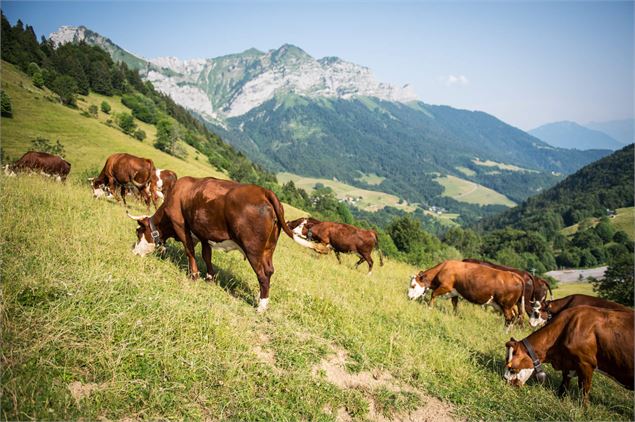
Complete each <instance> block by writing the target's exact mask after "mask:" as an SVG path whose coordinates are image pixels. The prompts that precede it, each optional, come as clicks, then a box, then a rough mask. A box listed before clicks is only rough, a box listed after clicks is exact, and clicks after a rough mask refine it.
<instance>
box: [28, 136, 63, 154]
mask: <svg viewBox="0 0 635 422" xmlns="http://www.w3.org/2000/svg"><path fill="white" fill-rule="evenodd" d="M31 149H33V150H34V151H41V152H48V153H49V154H53V155H59V156H61V157H63V156H64V154H66V150H65V149H64V145H63V144H62V143H61V142H60V140H59V139H58V140H57V141H55V145H51V141H49V140H48V139H47V138H43V137H41V136H38V137H37V138H35V139H33V140H32V141H31Z"/></svg>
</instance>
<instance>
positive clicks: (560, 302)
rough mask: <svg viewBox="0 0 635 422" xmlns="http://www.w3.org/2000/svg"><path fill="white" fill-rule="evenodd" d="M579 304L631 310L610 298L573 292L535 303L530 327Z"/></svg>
mask: <svg viewBox="0 0 635 422" xmlns="http://www.w3.org/2000/svg"><path fill="white" fill-rule="evenodd" d="M580 305H589V306H595V307H596V308H603V309H616V310H622V311H628V310H631V308H627V307H626V306H624V305H620V304H619V303H615V302H611V301H610V300H606V299H601V298H599V297H594V296H587V295H581V294H575V295H570V296H565V297H563V298H562V299H556V300H547V301H545V302H543V303H535V304H534V307H533V310H532V313H531V316H530V317H529V324H530V325H531V326H532V327H537V326H539V325H542V324H544V323H545V322H548V321H550V320H551V319H552V318H553V317H554V316H556V315H558V314H559V313H560V312H562V311H564V310H565V309H569V308H573V307H576V306H580Z"/></svg>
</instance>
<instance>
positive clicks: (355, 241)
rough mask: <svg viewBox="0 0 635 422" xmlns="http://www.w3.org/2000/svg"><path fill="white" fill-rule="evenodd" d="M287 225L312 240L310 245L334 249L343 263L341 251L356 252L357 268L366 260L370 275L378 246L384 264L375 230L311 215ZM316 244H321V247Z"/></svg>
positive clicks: (289, 222)
mask: <svg viewBox="0 0 635 422" xmlns="http://www.w3.org/2000/svg"><path fill="white" fill-rule="evenodd" d="M287 225H288V226H289V228H291V230H293V232H294V233H295V234H296V235H298V236H302V237H303V238H305V239H306V240H307V241H308V242H312V244H311V245H309V246H308V247H310V248H312V249H315V250H317V251H318V252H320V253H325V252H326V253H328V250H329V249H333V250H334V251H335V257H336V258H337V261H338V262H339V263H340V264H341V263H342V260H341V259H340V253H355V254H357V255H358V256H359V261H357V264H355V268H357V267H358V266H359V265H360V264H361V263H362V262H364V261H366V262H367V263H368V274H369V275H370V274H371V273H372V271H373V258H372V256H371V255H372V252H373V249H375V248H377V250H378V251H379V264H380V265H382V266H383V265H384V258H383V256H382V252H381V249H379V240H378V238H377V233H376V232H375V231H374V230H364V229H360V228H358V227H355V226H351V225H350V224H343V223H332V222H322V221H319V220H316V219H315V218H311V217H304V218H298V219H297V220H293V221H288V222H287ZM316 245H320V247H321V249H320V248H319V247H318V246H316ZM324 245H326V246H328V249H327V248H324V247H323V246H324Z"/></svg>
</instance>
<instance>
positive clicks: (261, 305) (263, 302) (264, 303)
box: [256, 298, 269, 314]
mask: <svg viewBox="0 0 635 422" xmlns="http://www.w3.org/2000/svg"><path fill="white" fill-rule="evenodd" d="M268 304H269V298H267V299H260V302H258V308H256V312H258V313H259V314H261V313H263V312H264V311H266V310H267V305H268Z"/></svg>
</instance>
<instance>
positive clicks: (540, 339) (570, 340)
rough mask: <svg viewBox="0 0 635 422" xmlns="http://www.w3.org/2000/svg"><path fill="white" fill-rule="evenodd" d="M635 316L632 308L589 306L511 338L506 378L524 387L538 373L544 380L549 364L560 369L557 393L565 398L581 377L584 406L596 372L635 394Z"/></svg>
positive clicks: (576, 309)
mask: <svg viewBox="0 0 635 422" xmlns="http://www.w3.org/2000/svg"><path fill="white" fill-rule="evenodd" d="M634 315H635V313H634V312H633V311H632V310H626V311H619V310H610V309H601V308H596V307H593V306H586V305H582V306H577V307H575V308H569V309H566V310H564V311H562V312H560V313H559V314H558V315H556V316H555V317H554V318H553V320H552V321H551V322H550V323H549V324H547V325H545V326H544V327H542V328H541V329H539V330H537V331H535V332H534V333H532V334H530V335H529V336H528V337H526V338H525V339H524V340H521V341H516V340H514V339H513V338H512V339H511V340H510V341H508V342H507V343H506V344H505V347H506V349H507V369H506V371H505V379H506V380H507V381H508V382H509V383H510V384H512V385H515V386H522V385H524V384H525V382H526V381H527V380H528V379H529V377H530V376H531V375H532V373H534V372H536V377H537V378H538V380H539V381H541V382H543V381H544V379H545V378H546V375H545V373H544V371H543V370H542V364H543V363H550V364H551V366H553V368H554V369H556V370H559V371H562V384H561V385H560V388H558V393H559V394H560V395H562V394H564V393H565V392H566V389H567V388H568V387H569V381H570V380H571V378H572V377H575V376H577V377H578V385H579V386H580V387H581V389H582V393H583V397H584V403H585V404H588V402H589V391H591V380H592V378H593V371H594V370H598V371H600V372H603V373H605V374H606V375H609V376H610V377H612V378H613V379H615V380H616V381H617V382H619V383H620V384H622V385H623V386H625V387H626V388H628V389H630V390H632V389H633V361H634V360H635V356H634V354H633V324H634V323H635V319H634V318H633V316H634ZM532 355H533V356H532Z"/></svg>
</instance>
